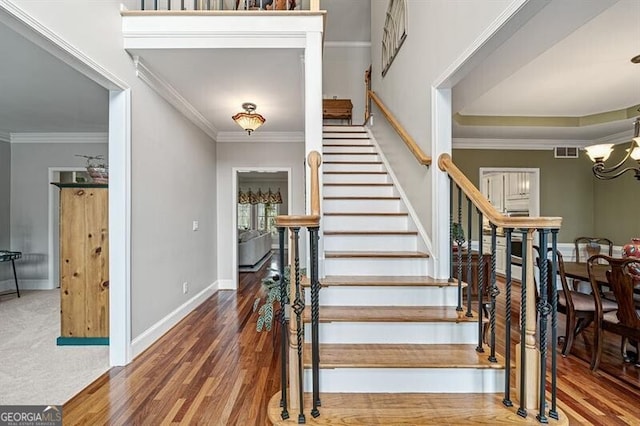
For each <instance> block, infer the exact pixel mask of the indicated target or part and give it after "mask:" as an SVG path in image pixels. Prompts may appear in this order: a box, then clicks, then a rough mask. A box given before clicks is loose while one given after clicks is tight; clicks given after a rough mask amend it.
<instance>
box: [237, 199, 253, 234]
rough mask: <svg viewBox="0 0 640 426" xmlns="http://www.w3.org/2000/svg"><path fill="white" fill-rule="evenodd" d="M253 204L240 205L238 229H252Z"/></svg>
mask: <svg viewBox="0 0 640 426" xmlns="http://www.w3.org/2000/svg"><path fill="white" fill-rule="evenodd" d="M251 207H252V206H251V204H238V228H243V229H251Z"/></svg>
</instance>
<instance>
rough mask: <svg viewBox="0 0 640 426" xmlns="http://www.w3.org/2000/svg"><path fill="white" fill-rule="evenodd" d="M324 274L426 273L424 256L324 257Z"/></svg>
mask: <svg viewBox="0 0 640 426" xmlns="http://www.w3.org/2000/svg"><path fill="white" fill-rule="evenodd" d="M324 270H325V275H368V276H371V275H401V276H415V275H423V276H424V275H428V273H427V261H426V259H424V258H400V259H394V258H325V269H324Z"/></svg>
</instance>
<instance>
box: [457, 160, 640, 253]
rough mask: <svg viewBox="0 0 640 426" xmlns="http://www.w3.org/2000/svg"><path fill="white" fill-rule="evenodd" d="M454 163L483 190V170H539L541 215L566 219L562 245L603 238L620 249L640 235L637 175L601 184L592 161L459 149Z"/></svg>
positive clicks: (561, 240)
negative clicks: (595, 174)
mask: <svg viewBox="0 0 640 426" xmlns="http://www.w3.org/2000/svg"><path fill="white" fill-rule="evenodd" d="M453 161H454V162H455V164H456V165H457V166H458V168H460V169H461V170H462V172H464V174H465V175H466V176H467V177H468V178H469V179H470V180H471V181H472V182H473V183H474V184H475V185H476V186H477V187H478V188H479V185H478V181H479V173H480V171H479V169H480V167H536V168H539V169H540V215H541V216H561V217H562V218H563V220H562V228H561V230H560V233H559V234H558V240H559V241H560V242H565V243H571V242H573V240H574V239H575V238H576V237H579V236H592V235H593V236H602V237H607V238H610V239H612V240H613V241H614V243H615V244H616V245H624V244H626V243H627V242H628V241H629V240H630V239H631V237H635V236H638V235H640V221H639V220H638V215H637V212H638V209H640V198H639V197H636V196H631V195H629V194H635V193H636V192H637V191H638V181H636V180H635V179H634V178H633V176H632V174H627V175H626V176H621V177H619V178H618V179H615V180H612V181H599V180H598V179H596V178H595V177H594V176H593V174H592V173H591V165H592V163H591V161H590V160H589V159H588V158H586V156H584V155H583V154H582V155H581V156H580V158H576V159H564V158H562V159H561V158H554V156H553V151H522V150H471V149H454V150H453Z"/></svg>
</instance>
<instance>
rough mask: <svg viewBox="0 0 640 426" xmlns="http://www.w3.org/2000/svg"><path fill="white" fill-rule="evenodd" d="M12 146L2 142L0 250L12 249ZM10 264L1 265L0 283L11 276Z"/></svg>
mask: <svg viewBox="0 0 640 426" xmlns="http://www.w3.org/2000/svg"><path fill="white" fill-rule="evenodd" d="M10 185H11V144H9V143H8V142H3V141H1V140H0V250H8V249H11V232H10V230H11V226H10V210H9V209H10V207H9V206H10V205H11V200H10V196H11V186H10ZM10 271H11V268H10V266H9V263H5V262H2V263H0V281H2V280H4V279H6V278H8V277H10V276H11V274H10Z"/></svg>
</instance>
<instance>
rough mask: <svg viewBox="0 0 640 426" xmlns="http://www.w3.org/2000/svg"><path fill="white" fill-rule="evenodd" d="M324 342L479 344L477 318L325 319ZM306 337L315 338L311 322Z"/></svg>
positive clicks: (307, 326) (321, 336)
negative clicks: (312, 334) (332, 320)
mask: <svg viewBox="0 0 640 426" xmlns="http://www.w3.org/2000/svg"><path fill="white" fill-rule="evenodd" d="M319 330H320V342H321V343H353V344H376V343H379V344H385V343H388V344H394V343H397V344H475V343H477V342H478V324H477V323H475V322H463V323H459V324H456V323H454V322H426V323H425V322H404V323H403V322H328V323H325V322H321V323H320V324H319ZM304 336H305V341H307V342H310V341H311V324H305V332H304Z"/></svg>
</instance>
